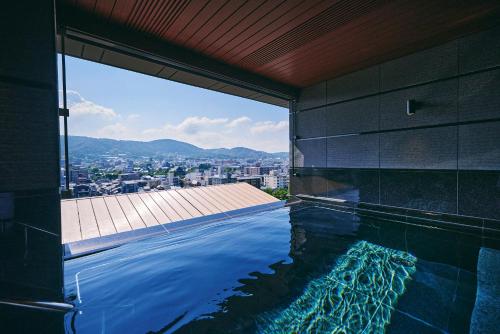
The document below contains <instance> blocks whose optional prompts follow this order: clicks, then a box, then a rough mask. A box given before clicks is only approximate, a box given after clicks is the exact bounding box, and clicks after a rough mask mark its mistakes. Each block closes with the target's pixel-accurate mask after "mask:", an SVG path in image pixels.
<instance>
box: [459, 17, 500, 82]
mask: <svg viewBox="0 0 500 334" xmlns="http://www.w3.org/2000/svg"><path fill="white" fill-rule="evenodd" d="M459 57H460V58H459V59H460V61H459V64H460V73H467V72H471V71H477V70H481V69H486V68H491V67H494V66H499V65H500V26H499V27H497V28H496V29H491V30H487V31H483V32H480V33H476V34H473V35H470V36H468V37H465V38H462V39H461V40H460V42H459Z"/></svg>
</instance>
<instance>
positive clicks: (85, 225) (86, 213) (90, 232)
mask: <svg viewBox="0 0 500 334" xmlns="http://www.w3.org/2000/svg"><path fill="white" fill-rule="evenodd" d="M76 205H78V216H79V217H80V229H81V230H82V239H90V238H97V237H100V236H101V235H100V233H99V227H98V226H97V221H96V219H95V216H94V210H93V209H92V203H91V202H90V199H88V198H85V199H78V200H77V201H76Z"/></svg>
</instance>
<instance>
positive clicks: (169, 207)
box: [149, 191, 183, 222]
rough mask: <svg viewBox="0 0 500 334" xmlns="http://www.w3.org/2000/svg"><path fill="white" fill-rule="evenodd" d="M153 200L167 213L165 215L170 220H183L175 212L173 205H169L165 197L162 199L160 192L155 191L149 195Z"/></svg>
mask: <svg viewBox="0 0 500 334" xmlns="http://www.w3.org/2000/svg"><path fill="white" fill-rule="evenodd" d="M149 195H150V196H151V198H152V199H153V200H154V201H155V203H156V204H157V205H158V206H159V207H160V208H161V209H162V210H163V212H165V214H166V215H167V216H168V218H170V220H171V221H173V222H175V221H179V220H182V219H183V218H182V217H181V216H180V215H179V213H177V211H175V210H174V208H173V207H172V205H171V203H168V202H167V201H166V200H165V199H164V198H163V197H161V195H160V192H157V191H153V192H151V193H149Z"/></svg>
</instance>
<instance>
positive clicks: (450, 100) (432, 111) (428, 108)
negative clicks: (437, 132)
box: [380, 79, 458, 130]
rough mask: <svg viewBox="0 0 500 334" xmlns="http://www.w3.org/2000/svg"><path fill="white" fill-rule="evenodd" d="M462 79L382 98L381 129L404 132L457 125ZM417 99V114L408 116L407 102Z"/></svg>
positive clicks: (383, 95) (398, 92) (384, 95)
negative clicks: (458, 89) (459, 87)
mask: <svg viewBox="0 0 500 334" xmlns="http://www.w3.org/2000/svg"><path fill="white" fill-rule="evenodd" d="M457 85H458V80H456V79H453V80H447V81H442V82H436V83H433V84H429V85H424V86H419V87H413V88H408V89H404V90H399V91H395V92H392V93H388V94H382V95H381V97H380V129H381V130H388V129H401V128H409V127H418V126H426V125H437V124H443V123H453V122H456V120H457ZM407 100H414V101H415V103H416V113H415V114H414V115H411V116H409V115H407V113H406V101H407Z"/></svg>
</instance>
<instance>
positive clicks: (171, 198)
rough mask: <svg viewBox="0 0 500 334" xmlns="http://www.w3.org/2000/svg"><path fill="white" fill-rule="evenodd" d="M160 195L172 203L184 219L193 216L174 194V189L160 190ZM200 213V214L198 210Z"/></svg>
mask: <svg viewBox="0 0 500 334" xmlns="http://www.w3.org/2000/svg"><path fill="white" fill-rule="evenodd" d="M158 195H160V196H161V197H162V198H163V199H164V200H165V202H167V203H168V204H170V206H171V207H172V208H173V209H174V210H175V212H177V213H178V214H179V216H181V218H182V219H189V218H193V215H191V213H190V212H188V210H186V208H184V207H183V206H182V205H181V203H179V202H178V201H177V200H176V199H175V198H174V196H172V190H167V191H159V192H158ZM198 214H200V213H199V212H198Z"/></svg>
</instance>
